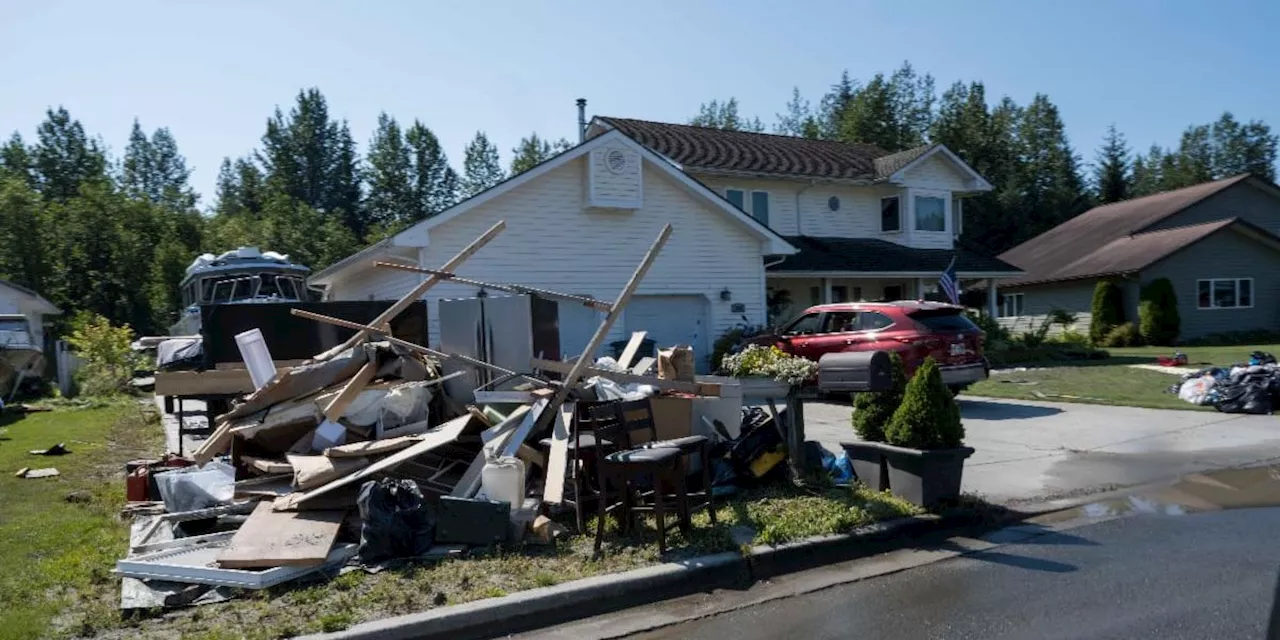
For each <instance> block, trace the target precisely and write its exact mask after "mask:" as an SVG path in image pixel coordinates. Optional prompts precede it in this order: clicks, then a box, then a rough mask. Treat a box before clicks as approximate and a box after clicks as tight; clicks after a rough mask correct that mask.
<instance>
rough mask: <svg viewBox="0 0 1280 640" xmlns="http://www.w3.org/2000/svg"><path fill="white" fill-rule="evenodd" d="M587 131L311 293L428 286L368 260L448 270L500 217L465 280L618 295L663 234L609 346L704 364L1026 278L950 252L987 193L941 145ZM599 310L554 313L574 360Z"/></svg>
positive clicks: (450, 290)
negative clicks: (734, 341) (951, 286)
mask: <svg viewBox="0 0 1280 640" xmlns="http://www.w3.org/2000/svg"><path fill="white" fill-rule="evenodd" d="M580 107H581V105H580ZM579 123H580V124H579V126H580V129H581V132H582V135H581V141H580V143H579V144H578V145H577V146H575V147H573V148H571V149H569V150H567V151H565V152H563V153H561V154H559V155H557V156H555V157H553V158H551V159H549V160H547V161H546V162H543V163H542V164H540V165H538V166H537V167H534V168H533V169H530V170H529V171H526V172H524V173H521V174H519V175H517V176H514V177H512V178H510V179H508V180H506V181H505V182H503V183H501V184H499V185H497V186H495V187H493V188H491V189H489V190H488V191H485V192H483V193H480V194H477V195H475V196H473V197H471V198H469V199H467V200H464V201H462V202H460V203H458V204H456V205H454V206H453V207H451V208H449V209H447V210H445V211H443V212H441V213H440V214H438V215H436V216H434V217H431V218H428V219H426V220H423V221H421V222H419V223H417V224H416V225H414V226H413V227H410V228H409V229H406V230H405V231H402V232H401V233H399V234H396V235H395V236H392V237H390V238H387V239H385V240H383V241H381V242H378V243H376V244H374V245H372V246H369V247H367V248H365V249H363V250H362V251H360V252H358V253H356V254H354V255H352V256H349V257H347V258H345V259H343V260H341V261H339V262H337V263H335V264H333V265H330V266H328V267H326V268H324V269H322V270H320V271H318V272H316V273H315V274H314V275H313V276H312V277H311V278H310V279H309V283H310V284H311V285H312V286H315V287H322V288H323V289H324V290H325V298H326V299H329V300H379V299H394V298H397V297H399V296H401V295H403V294H404V293H405V292H407V291H409V290H410V289H411V288H412V287H413V286H414V285H415V284H416V283H418V282H420V281H421V279H422V278H423V277H424V276H421V275H418V274H414V273H408V272H405V271H400V270H392V269H387V268H380V267H377V266H375V265H374V263H375V262H377V261H404V262H409V263H412V264H419V265H421V266H424V267H427V268H438V267H439V266H440V265H442V264H444V263H445V262H446V261H448V260H449V259H450V258H451V257H452V256H454V255H455V254H457V253H458V252H459V251H460V250H461V249H462V248H463V247H465V246H466V245H467V244H468V243H470V242H471V241H473V240H474V239H475V238H476V237H477V236H479V235H480V234H482V233H483V232H484V231H485V230H486V229H488V228H490V227H491V226H492V225H494V224H495V223H497V222H498V221H503V222H505V223H506V230H505V231H503V232H502V233H501V234H499V235H498V237H497V238H496V239H494V240H493V241H492V242H490V243H489V244H488V245H486V246H485V247H483V248H482V249H481V250H480V251H478V252H477V253H475V254H474V255H473V256H471V257H470V258H468V259H467V260H466V262H465V263H463V264H462V266H460V267H459V268H458V269H457V273H458V275H460V276H465V277H467V278H469V279H472V280H479V281H487V282H498V283H515V284H523V285H526V286H532V287H540V288H545V289H551V290H555V291H560V292H563V293H570V294H577V295H587V296H592V297H595V298H597V299H600V300H613V298H614V297H616V296H617V295H618V293H619V291H620V290H621V289H622V287H623V286H624V285H625V284H626V282H627V280H628V279H629V278H630V276H631V274H632V272H633V271H634V269H635V268H636V266H637V264H638V263H639V262H640V260H641V258H642V257H643V255H644V253H645V251H646V250H648V248H649V246H650V244H651V243H652V242H653V240H654V239H655V238H656V237H657V236H658V234H659V232H660V230H661V229H662V227H663V226H664V225H666V224H670V225H672V229H673V232H672V235H671V238H670V240H669V241H668V242H667V244H666V246H665V247H664V249H663V250H662V252H661V254H660V255H659V257H658V259H657V261H656V262H655V263H654V265H653V267H652V268H651V269H650V270H649V273H648V274H647V276H646V277H645V278H644V280H643V281H642V282H641V284H640V286H639V289H638V290H637V291H636V294H635V296H634V297H633V298H632V299H631V300H630V302H629V303H628V304H627V306H626V308H625V310H624V312H623V317H622V319H621V320H620V321H619V322H617V323H616V324H615V325H614V326H613V330H612V332H611V334H610V335H609V337H608V339H607V340H606V341H605V345H606V347H605V348H603V349H601V352H602V353H607V352H608V351H609V349H608V347H607V345H609V344H610V343H611V342H614V341H618V340H625V339H626V337H627V336H628V335H629V334H630V332H632V331H638V330H645V331H648V332H649V336H650V337H651V338H652V339H654V340H655V341H657V343H658V344H659V346H667V345H673V344H688V345H692V346H693V348H694V351H695V353H696V354H698V356H699V357H700V359H701V360H702V366H703V368H706V367H707V366H708V365H709V362H708V359H707V356H708V355H709V354H710V350H711V345H712V343H713V342H714V340H715V338H716V337H717V336H719V335H721V334H722V333H724V332H726V331H728V330H730V329H732V328H733V327H735V326H739V325H742V324H754V325H760V324H765V323H768V322H770V321H771V320H773V321H776V320H778V319H780V318H779V317H780V316H785V315H787V314H788V313H792V312H797V311H799V310H801V309H803V308H804V307H806V306H808V305H810V304H816V303H819V302H824V301H846V300H849V301H851V300H878V299H884V298H888V299H899V298H914V297H917V296H921V295H923V293H924V292H927V291H931V290H933V289H934V287H935V286H936V284H937V280H938V277H939V276H940V275H941V273H942V271H943V270H944V269H945V268H946V267H947V265H948V263H949V262H950V261H951V259H952V257H955V259H956V266H957V271H958V275H959V277H960V278H962V279H970V280H971V279H979V278H980V279H983V280H985V281H987V282H988V283H994V282H995V280H996V279H999V278H1005V277H1015V276H1019V275H1022V274H1021V272H1020V271H1018V270H1017V269H1016V268H1014V267H1012V266H1010V265H1008V264H1005V263H1003V262H1001V261H999V260H996V259H993V258H988V257H983V256H979V255H975V254H973V253H971V252H967V251H964V250H962V249H958V248H957V247H956V244H955V238H956V236H957V235H958V234H959V232H960V230H961V229H962V225H963V215H962V206H961V204H960V203H961V202H962V200H963V198H964V197H965V196H966V195H970V194H973V193H978V192H981V191H983V190H987V189H990V188H991V187H990V185H989V184H987V182H986V181H985V180H984V179H983V178H982V177H981V176H979V175H977V174H976V173H975V172H974V171H973V170H972V169H971V168H970V167H968V166H967V165H965V164H964V163H963V162H962V161H960V160H959V158H957V157H955V156H954V155H953V154H952V153H951V152H950V151H948V150H947V149H945V148H944V147H942V146H937V145H935V146H928V147H921V148H919V149H913V150H910V151H906V152H903V153H897V154H887V153H885V152H884V151H881V150H879V149H877V148H875V147H872V146H869V145H848V144H842V143H837V142H827V141H816V140H806V139H802V138H791V137H785V136H774V135H765V134H754V133H743V132H734V131H722V130H718V129H708V128H703V127H693V126H688V125H677V124H664V123H657V122H646V121H640V120H628V119H622V118H608V117H597V118H595V119H593V120H591V121H590V122H589V123H588V122H586V121H585V118H583V117H582V116H581V111H580V116H579ZM992 290H993V291H994V288H992ZM783 291H785V292H786V293H785V294H781V293H780V292H783ZM479 292H480V291H479V290H478V289H477V287H475V286H468V285H463V284H458V283H453V282H447V283H444V284H440V285H438V286H436V287H434V288H432V289H431V290H430V291H428V293H427V294H426V295H425V296H424V298H425V299H426V300H427V302H428V333H429V341H430V342H433V343H434V342H435V341H437V340H438V338H439V335H440V332H439V325H438V313H437V312H436V306H437V305H438V301H439V300H442V299H448V298H458V297H472V296H475V295H477V294H478V293H479ZM486 293H487V294H488V295H503V294H501V293H497V292H493V293H488V292H486ZM771 299H772V301H773V302H774V305H773V306H774V309H773V312H774V313H773V314H771V313H770V308H769V307H770V301H771ZM785 299H789V303H784V302H786V300H785ZM602 315H603V314H602V313H601V312H598V311H594V310H592V309H590V308H588V307H583V306H580V305H572V304H561V305H560V311H559V336H560V355H561V356H562V357H563V356H569V355H575V354H577V353H579V352H580V351H581V349H582V348H583V347H584V346H585V345H586V344H587V342H588V340H589V339H590V337H591V335H592V333H593V332H594V331H595V329H596V327H597V326H598V325H599V322H600V320H601V318H602ZM771 315H772V316H775V317H773V318H771V317H770V316H771Z"/></svg>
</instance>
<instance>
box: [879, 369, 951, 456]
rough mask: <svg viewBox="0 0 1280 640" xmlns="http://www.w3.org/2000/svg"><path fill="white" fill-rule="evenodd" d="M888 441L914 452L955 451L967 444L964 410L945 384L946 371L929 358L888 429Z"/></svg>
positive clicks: (915, 376)
mask: <svg viewBox="0 0 1280 640" xmlns="http://www.w3.org/2000/svg"><path fill="white" fill-rule="evenodd" d="M884 435H885V440H886V441H887V442H888V443H889V444H891V445H894V446H897V447H907V448H910V449H954V448H955V447H959V446H961V445H962V444H964V425H963V424H962V423H961V422H960V407H959V406H958V405H957V404H956V401H955V399H954V398H952V397H951V391H950V390H948V389H947V387H946V385H944V384H942V371H941V370H939V369H938V363H937V362H935V361H934V360H933V358H925V361H924V364H922V365H920V368H919V369H917V370H916V373H915V375H914V376H912V378H911V381H910V382H908V383H907V389H906V391H905V392H904V393H903V397H902V404H900V405H898V409H897V410H896V411H894V412H893V417H892V418H891V419H890V420H889V424H888V426H886V427H885V429H884Z"/></svg>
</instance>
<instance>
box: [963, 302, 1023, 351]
mask: <svg viewBox="0 0 1280 640" xmlns="http://www.w3.org/2000/svg"><path fill="white" fill-rule="evenodd" d="M964 313H965V315H967V316H969V319H970V320H972V321H973V324H975V325H977V326H978V328H979V329H981V330H982V333H984V334H986V336H987V342H988V343H990V342H992V341H995V340H1003V341H1006V342H1008V341H1009V340H1010V339H1012V336H1010V335H1009V330H1008V329H1006V328H1004V327H1002V326H1000V322H999V321H997V320H996V319H995V318H992V317H991V316H989V315H987V314H985V313H982V312H980V311H975V310H973V309H965V312H964Z"/></svg>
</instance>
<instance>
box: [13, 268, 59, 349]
mask: <svg viewBox="0 0 1280 640" xmlns="http://www.w3.org/2000/svg"><path fill="white" fill-rule="evenodd" d="M60 313H62V312H61V311H59V310H58V308H57V307H55V306H54V305H53V303H52V302H49V301H48V300H45V299H44V298H43V297H42V296H41V295H40V294H38V293H36V292H35V291H32V290H31V289H28V288H26V287H24V286H22V285H20V284H14V283H12V282H9V281H7V280H0V348H5V347H8V348H17V347H22V348H34V349H38V350H41V351H43V350H44V317H45V316H56V315H58V314H60ZM19 316H21V317H19Z"/></svg>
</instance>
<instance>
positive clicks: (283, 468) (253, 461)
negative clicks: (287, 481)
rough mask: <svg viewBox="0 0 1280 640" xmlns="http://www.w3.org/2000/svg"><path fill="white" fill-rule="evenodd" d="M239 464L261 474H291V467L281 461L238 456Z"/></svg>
mask: <svg viewBox="0 0 1280 640" xmlns="http://www.w3.org/2000/svg"><path fill="white" fill-rule="evenodd" d="M240 462H243V463H245V464H247V465H249V466H250V467H251V468H253V469H256V470H258V471H261V472H262V473H290V474H291V473H293V467H292V466H290V465H289V463H288V462H285V461H283V460H268V459H267V458H259V457H256V456H240Z"/></svg>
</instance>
